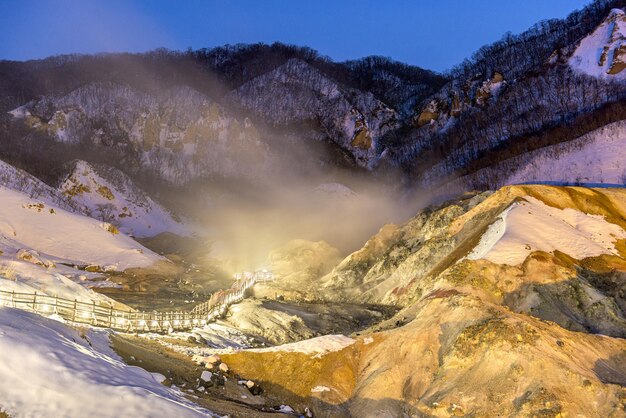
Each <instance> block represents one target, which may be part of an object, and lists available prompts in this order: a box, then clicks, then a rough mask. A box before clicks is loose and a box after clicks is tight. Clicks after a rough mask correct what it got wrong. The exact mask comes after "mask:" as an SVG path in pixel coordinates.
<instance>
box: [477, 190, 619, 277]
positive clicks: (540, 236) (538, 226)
mask: <svg viewBox="0 0 626 418" xmlns="http://www.w3.org/2000/svg"><path fill="white" fill-rule="evenodd" d="M624 238H626V231H624V230H623V229H622V228H621V227H620V226H618V225H616V224H613V223H609V222H607V221H606V219H605V218H604V217H602V216H599V215H589V214H586V213H583V212H581V211H578V210H575V209H571V208H566V209H557V208H554V207H551V206H548V205H546V204H545V203H543V202H541V201H540V200H538V199H535V198H533V197H530V196H526V197H525V198H524V200H523V201H520V202H516V203H514V204H512V205H511V206H510V207H509V208H508V209H507V210H505V211H504V212H503V213H502V214H501V215H500V217H499V218H498V219H496V221H495V222H494V223H492V224H491V226H490V227H489V228H488V229H487V231H486V232H485V233H484V234H483V236H482V237H481V240H480V242H479V243H478V245H477V246H476V247H475V248H474V249H473V250H472V252H471V253H470V254H469V255H468V256H467V257H466V258H467V259H469V260H478V259H486V260H489V261H491V262H493V263H496V264H508V265H512V266H515V265H518V264H521V263H523V262H524V260H525V259H526V257H528V255H529V254H530V253H532V252H534V251H545V252H550V253H551V252H554V251H557V250H558V251H560V252H562V253H565V254H567V255H570V256H571V257H573V258H575V259H578V260H582V259H585V258H588V257H596V256H599V255H602V254H614V255H617V254H618V253H617V250H616V249H615V242H616V241H617V240H619V239H624Z"/></svg>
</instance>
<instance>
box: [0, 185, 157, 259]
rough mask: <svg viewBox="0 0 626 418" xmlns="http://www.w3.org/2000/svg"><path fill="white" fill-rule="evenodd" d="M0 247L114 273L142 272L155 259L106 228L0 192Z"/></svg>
mask: <svg viewBox="0 0 626 418" xmlns="http://www.w3.org/2000/svg"><path fill="white" fill-rule="evenodd" d="M0 200H1V201H2V205H0V234H2V235H1V241H0V246H2V250H3V252H4V253H10V252H11V251H12V250H13V251H17V250H19V249H21V248H29V249H33V250H36V251H38V252H39V253H40V254H42V255H44V254H45V256H46V257H48V258H49V259H50V260H51V261H53V262H55V263H56V262H66V263H74V264H97V265H99V266H103V267H104V266H110V268H111V269H114V270H124V269H127V268H130V267H147V266H149V265H151V264H153V263H155V262H157V261H159V260H160V259H161V257H159V256H158V255H156V254H155V253H153V252H152V251H150V250H148V249H146V248H145V247H143V246H141V245H140V244H138V243H137V242H135V241H134V240H132V239H131V238H129V237H127V236H126V235H124V234H121V233H120V232H119V231H117V230H115V229H113V227H112V226H111V225H110V224H107V223H105V222H99V221H97V220H95V219H91V218H88V217H85V216H80V215H77V214H73V213H69V212H66V211H64V210H62V209H60V208H58V207H54V206H50V205H45V204H43V203H41V202H38V201H36V200H32V199H30V198H29V197H28V196H26V195H24V194H22V193H18V192H15V191H13V190H9V189H6V188H3V187H0Z"/></svg>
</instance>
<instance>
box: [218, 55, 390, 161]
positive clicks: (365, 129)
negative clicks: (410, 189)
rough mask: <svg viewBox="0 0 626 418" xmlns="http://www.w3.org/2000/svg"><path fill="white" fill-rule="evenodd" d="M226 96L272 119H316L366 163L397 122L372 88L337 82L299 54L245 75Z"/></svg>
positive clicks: (283, 122) (373, 158)
mask: <svg viewBox="0 0 626 418" xmlns="http://www.w3.org/2000/svg"><path fill="white" fill-rule="evenodd" d="M227 97H228V99H229V100H231V101H233V102H235V103H236V104H237V105H239V106H241V107H243V108H244V109H246V110H247V111H249V112H251V113H254V114H255V115H257V116H259V117H261V118H262V119H263V120H265V121H267V122H268V123H271V124H274V125H295V124H302V123H305V122H308V121H315V122H316V123H318V124H319V125H321V128H322V131H323V132H325V133H326V134H327V135H328V136H329V137H330V138H332V139H333V141H334V142H335V143H337V144H338V145H339V146H340V147H341V148H342V149H344V150H346V151H347V152H348V153H349V154H350V155H352V156H354V158H355V160H356V162H357V163H358V164H359V165H361V166H366V167H372V166H373V165H374V164H375V162H376V159H377V157H378V152H379V151H378V150H377V142H378V140H379V139H380V138H381V137H382V136H383V135H385V134H386V133H387V132H389V131H391V130H393V129H395V128H397V126H398V122H397V119H398V117H397V114H396V111H395V110H393V109H391V108H390V107H389V106H387V105H386V104H385V103H383V102H381V101H380V100H378V99H376V97H375V96H374V95H373V94H372V93H369V92H360V91H358V90H356V89H352V88H348V87H346V86H341V85H340V84H338V83H337V82H335V81H333V80H332V79H331V78H329V77H327V76H325V75H324V74H322V73H321V72H320V71H319V70H317V69H315V68H314V67H312V66H311V65H309V64H307V63H306V62H304V61H302V60H298V59H291V60H289V61H287V62H286V63H285V64H284V65H282V66H280V67H278V68H276V69H275V70H273V71H271V72H269V73H267V74H263V75H262V76H259V77H257V78H254V79H252V80H250V81H248V82H247V83H245V84H244V85H242V86H241V87H239V88H238V89H237V90H235V91H233V92H231V93H230V94H229V95H228V96H227ZM301 133H302V135H303V136H309V135H311V133H312V132H307V131H303V132H301ZM318 135H319V134H318Z"/></svg>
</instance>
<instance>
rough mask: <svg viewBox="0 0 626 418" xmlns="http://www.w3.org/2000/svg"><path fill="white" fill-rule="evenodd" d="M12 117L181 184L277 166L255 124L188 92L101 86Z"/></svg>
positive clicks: (50, 99)
mask: <svg viewBox="0 0 626 418" xmlns="http://www.w3.org/2000/svg"><path fill="white" fill-rule="evenodd" d="M12 113H13V115H14V116H15V117H18V118H22V119H23V120H24V121H25V123H27V124H29V125H30V126H32V127H33V128H34V129H37V130H44V131H46V132H48V133H49V134H50V135H52V136H53V137H54V138H56V139H57V140H59V141H65V142H70V143H73V144H77V145H79V144H81V143H87V144H90V143H91V144H94V145H105V146H108V147H117V148H122V149H125V150H127V152H128V153H130V154H136V160H137V163H138V164H139V165H140V166H141V167H142V168H143V169H144V170H145V171H148V172H155V173H157V175H159V176H161V177H162V178H163V179H164V180H166V181H169V182H172V183H175V184H183V183H186V182H188V181H190V180H192V179H195V178H198V177H202V176H210V175H221V176H231V177H241V176H247V177H254V176H255V175H258V174H259V173H260V172H262V171H263V170H265V169H266V168H267V167H266V165H267V163H268V159H269V152H268V149H267V145H266V144H264V143H263V142H261V140H260V135H259V132H258V131H257V130H256V128H255V127H254V125H253V124H252V123H251V122H250V120H249V119H246V118H236V117H234V116H233V115H232V114H230V113H228V112H227V111H226V110H225V109H224V108H223V107H222V106H220V105H219V104H217V103H216V102H215V101H213V100H211V99H210V98H208V97H207V96H205V95H203V94H201V93H199V92H197V91H194V90H192V89H190V88H188V87H184V86H179V87H174V88H171V89H169V90H166V91H163V92H159V93H146V92H143V91H141V90H138V89H135V88H132V87H130V86H125V85H118V84H114V83H93V84H89V85H87V86H84V87H81V88H79V89H76V90H74V91H71V92H69V93H68V94H64V95H53V96H44V97H43V98H41V99H40V100H35V101H33V102H30V103H28V104H26V105H24V106H22V107H20V108H19V109H16V110H15V111H13V112H12Z"/></svg>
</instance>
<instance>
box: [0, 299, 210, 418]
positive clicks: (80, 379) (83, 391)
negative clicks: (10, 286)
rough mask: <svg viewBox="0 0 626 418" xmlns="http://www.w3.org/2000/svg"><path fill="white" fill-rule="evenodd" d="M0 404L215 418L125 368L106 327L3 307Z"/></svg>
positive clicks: (38, 413)
mask: <svg viewBox="0 0 626 418" xmlns="http://www.w3.org/2000/svg"><path fill="white" fill-rule="evenodd" d="M0 376H2V379H0V408H2V410H3V411H4V412H6V413H8V414H9V416H11V417H15V418H22V417H55V418H65V417H68V418H74V417H103V418H104V417H112V418H118V417H133V418H139V417H207V416H208V417H214V416H217V415H213V414H212V413H211V412H210V411H207V410H205V409H202V408H200V407H198V406H197V405H194V404H193V403H192V402H191V401H189V400H187V399H185V398H184V397H183V396H182V393H180V392H178V391H175V390H173V389H170V388H167V387H165V386H163V385H161V384H160V383H159V382H158V380H159V379H161V377H160V376H157V375H152V374H150V373H148V372H147V371H145V370H143V369H141V368H138V367H133V366H128V365H126V364H125V363H124V362H123V361H122V360H121V359H120V358H119V357H118V356H117V355H116V354H115V353H114V352H113V351H112V350H111V348H109V340H108V336H107V333H106V332H105V331H95V330H90V331H89V332H87V334H86V336H85V337H81V335H79V333H78V332H77V331H75V330H73V329H70V328H68V327H66V326H65V325H64V324H62V323H60V322H56V321H54V320H51V319H47V318H43V317H41V316H39V315H35V314H32V313H29V312H25V311H20V310H17V309H12V308H0Z"/></svg>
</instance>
